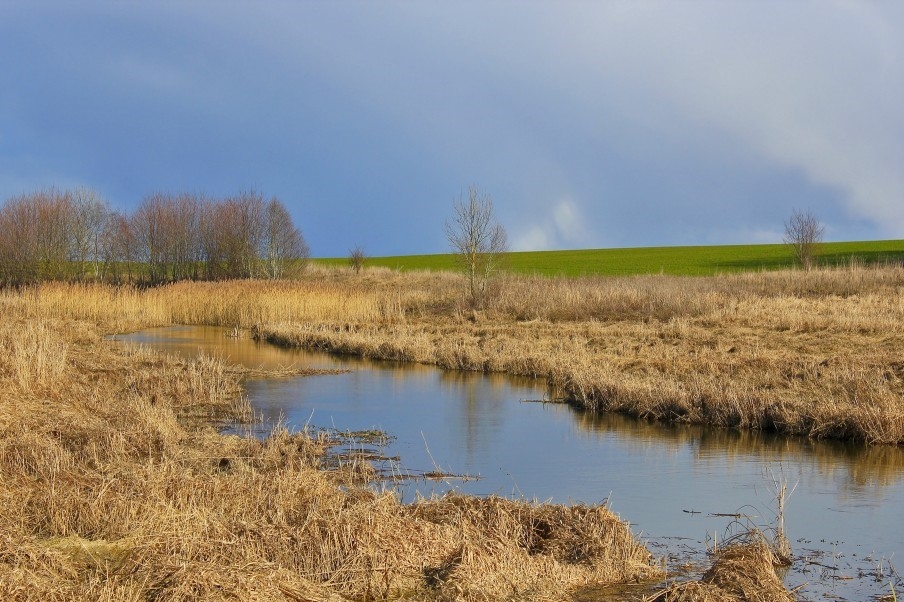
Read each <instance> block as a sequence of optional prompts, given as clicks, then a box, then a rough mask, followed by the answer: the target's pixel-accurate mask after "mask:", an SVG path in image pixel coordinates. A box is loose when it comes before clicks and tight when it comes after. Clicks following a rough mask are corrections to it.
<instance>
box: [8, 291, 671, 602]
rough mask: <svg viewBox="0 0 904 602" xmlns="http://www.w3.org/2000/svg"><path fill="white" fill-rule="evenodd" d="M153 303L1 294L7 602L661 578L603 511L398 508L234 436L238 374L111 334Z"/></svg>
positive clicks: (497, 589) (299, 447) (309, 440)
mask: <svg viewBox="0 0 904 602" xmlns="http://www.w3.org/2000/svg"><path fill="white" fill-rule="evenodd" d="M103 295H106V296H107V300H108V302H109V303H108V304H107V305H103V306H104V307H107V308H108V309H106V310H101V307H102V305H101V304H96V305H92V303H93V302H96V301H97V300H98V299H99V298H100V297H101V296H103ZM148 296H149V294H148V293H138V292H136V291H114V290H112V289H111V290H101V289H98V288H96V287H88V288H83V289H80V288H79V287H72V288H65V289H60V288H54V287H53V286H48V287H43V288H42V289H39V290H30V291H25V292H20V293H14V292H9V291H7V292H6V293H3V294H2V295H0V305H2V307H3V315H4V318H5V320H4V321H3V323H2V324H0V346H2V349H3V351H4V353H3V354H2V355H0V483H2V487H0V507H2V508H3V512H2V513H0V597H2V598H3V599H5V600H54V599H56V600H72V599H107V600H146V599H151V598H152V599H155V600H196V599H235V598H238V599H245V600H250V599H274V600H278V599H284V600H332V601H334V602H338V601H339V600H342V599H355V600H365V599H384V598H392V597H414V598H416V599H425V600H497V599H512V598H520V599H528V598H529V599H549V598H561V597H562V596H563V593H564V592H568V591H569V590H571V589H572V588H575V587H578V586H585V585H587V584H591V583H609V582H633V581H638V580H647V579H651V578H654V579H655V578H657V577H658V576H660V575H661V569H660V568H659V567H658V564H657V563H656V562H655V561H654V559H653V558H652V556H651V554H650V553H649V552H648V551H647V550H646V549H645V548H644V547H643V546H642V545H641V544H639V543H638V542H637V541H636V540H635V539H634V537H633V535H632V534H631V532H630V529H629V528H628V526H627V525H626V524H625V523H623V522H622V521H620V520H619V519H618V517H616V516H615V515H614V514H612V513H611V512H610V511H609V510H608V509H606V508H605V507H604V506H571V507H566V506H559V505H551V504H534V503H528V502H520V501H511V500H505V499H500V498H486V499H479V498H472V497H467V496H448V497H444V498H441V499H436V500H422V501H419V502H417V503H415V504H410V505H402V504H400V503H399V502H398V501H397V499H396V498H395V496H393V495H392V494H391V493H383V494H380V493H375V492H374V491H372V490H370V489H367V488H365V487H363V486H362V483H364V482H365V481H366V480H367V479H368V478H369V477H371V476H372V474H371V473H370V472H369V470H368V466H367V464H366V463H359V464H352V465H345V466H344V468H343V469H342V470H338V471H337V470H329V469H328V467H327V466H326V463H325V462H324V461H323V460H324V453H325V451H326V448H327V446H328V444H329V441H327V440H326V439H324V438H323V437H312V436H308V435H307V434H304V433H300V434H290V433H288V432H286V431H284V430H277V431H275V432H274V433H272V434H271V435H270V436H269V437H267V438H265V439H263V440H258V439H255V438H243V437H238V436H228V435H223V434H220V433H219V432H218V431H217V428H216V425H217V424H219V423H221V422H222V421H224V420H234V419H241V418H243V417H246V416H247V414H248V412H249V406H248V404H247V402H246V401H245V400H244V399H243V398H242V396H241V386H240V379H241V377H242V376H243V371H242V370H240V369H236V368H235V367H231V366H227V365H225V364H224V363H223V362H221V361H219V360H216V359H212V358H209V357H199V358H197V359H194V360H190V361H186V360H178V359H176V358H173V357H166V356H160V355H157V354H155V353H152V352H149V351H147V350H144V349H141V348H122V347H120V346H118V345H115V344H113V343H111V342H109V341H105V340H104V339H103V334H104V333H107V332H109V331H110V329H111V327H112V325H113V324H123V323H126V322H127V323H129V324H131V325H133V326H137V325H146V324H147V322H153V319H155V318H154V314H153V312H154V311H155V310H154V306H153V305H149V304H147V302H148ZM133 302H134V303H136V304H145V309H144V310H143V311H144V313H142V312H135V313H131V314H118V313H117V311H113V310H112V309H110V308H118V310H122V309H123V308H124V307H125V305H124V304H126V305H127V304H129V303H133ZM64 303H65V305H66V307H69V308H70V309H71V313H76V312H94V313H95V317H94V320H93V321H88V320H85V319H78V320H76V319H73V317H72V316H71V315H70V316H66V315H63V314H65V313H66V312H64V311H60V309H61V308H62V307H63V305H62V304H64ZM131 308H132V309H137V308H138V307H137V305H136V306H133V307H131ZM104 312H106V315H101V314H102V313H104ZM324 378H329V377H328V376H326V377H324Z"/></svg>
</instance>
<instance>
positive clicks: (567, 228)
mask: <svg viewBox="0 0 904 602" xmlns="http://www.w3.org/2000/svg"><path fill="white" fill-rule="evenodd" d="M588 240H589V237H588V234H587V228H586V226H585V222H584V218H583V216H582V214H581V210H580V208H579V207H578V205H577V204H576V203H575V202H574V200H572V199H571V198H570V197H563V198H561V199H559V200H558V201H556V202H555V203H553V205H552V206H551V207H550V208H549V210H548V211H547V213H546V215H544V216H543V221H542V223H539V224H536V223H535V224H531V225H529V226H527V227H526V228H524V229H523V230H522V231H521V232H520V233H518V234H517V235H516V236H515V237H514V239H513V243H512V250H514V251H544V250H548V249H565V248H579V247H581V246H583V245H585V244H587V242H588Z"/></svg>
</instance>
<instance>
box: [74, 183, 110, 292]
mask: <svg viewBox="0 0 904 602" xmlns="http://www.w3.org/2000/svg"><path fill="white" fill-rule="evenodd" d="M108 217H109V210H108V209H107V205H106V203H104V202H103V200H101V198H100V195H98V194H97V192H95V191H94V190H92V189H90V188H85V187H79V188H76V189H75V190H74V191H73V192H72V219H71V224H70V229H69V230H70V236H71V242H70V244H71V246H72V248H71V253H70V255H71V259H72V261H74V262H76V264H77V267H78V277H79V278H80V279H84V278H85V276H86V275H87V267H88V263H89V262H90V263H91V265H92V266H93V271H94V278H98V276H99V270H100V262H101V239H102V237H103V233H104V229H105V228H106V221H107V219H108Z"/></svg>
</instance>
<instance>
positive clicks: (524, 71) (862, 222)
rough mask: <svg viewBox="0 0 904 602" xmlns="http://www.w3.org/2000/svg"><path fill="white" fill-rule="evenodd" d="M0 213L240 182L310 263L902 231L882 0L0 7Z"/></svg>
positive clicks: (891, 10)
mask: <svg viewBox="0 0 904 602" xmlns="http://www.w3.org/2000/svg"><path fill="white" fill-rule="evenodd" d="M0 73H2V74H3V78H2V82H0V199H7V198H9V197H11V196H14V195H17V194H21V193H23V192H28V191H32V190H36V189H39V188H43V187H47V186H50V185H55V186H57V187H61V188H66V187H70V186H77V185H86V186H90V187H92V188H94V189H96V190H97V191H98V192H100V193H101V195H102V196H103V197H104V198H106V199H107V200H108V202H109V203H110V204H111V206H113V207H116V208H122V209H127V210H128V209H131V208H132V207H134V206H135V205H136V204H137V203H138V202H139V201H140V200H141V198H142V197H144V196H145V195H148V194H150V193H153V192H158V191H162V192H183V191H188V192H197V193H206V194H209V195H228V194H231V193H236V192H239V191H241V190H243V189H248V188H255V189H257V190H259V191H260V192H261V193H263V194H264V195H266V196H268V197H269V196H277V197H279V198H280V199H281V200H282V201H283V202H284V203H285V204H286V205H287V207H289V208H290V211H291V212H292V215H293V217H294V218H295V220H296V223H297V225H298V226H300V228H301V229H302V231H303V233H304V235H305V237H306V239H307V240H308V242H309V244H310V246H311V249H312V253H313V254H314V255H315V256H343V255H346V254H347V253H348V250H349V249H350V248H352V247H354V246H355V245H363V246H364V247H365V249H366V250H367V252H368V254H371V255H389V254H412V253H432V252H446V251H447V250H448V245H447V243H446V240H445V238H444V235H443V227H442V226H443V222H444V221H445V220H446V219H447V218H448V217H449V216H450V214H451V206H452V202H453V200H454V199H456V198H457V197H459V196H460V195H461V194H462V193H463V192H465V191H466V190H467V187H468V186H469V185H471V184H474V185H476V186H478V187H479V188H480V190H481V191H483V192H486V193H489V194H491V195H492V197H493V199H494V202H495V209H496V215H497V218H498V220H499V221H500V222H501V223H502V224H503V225H504V226H505V227H506V229H507V230H508V234H509V240H510V243H511V245H512V247H513V249H516V250H527V249H556V248H559V249H562V248H582V247H625V246H648V245H685V244H730V243H755V242H779V241H780V240H781V234H782V230H783V223H784V221H785V220H786V219H787V217H788V216H789V215H790V214H791V212H792V210H793V209H795V208H801V209H810V210H812V211H813V212H814V213H815V214H816V215H817V216H818V217H819V218H820V219H821V220H822V221H823V222H824V224H825V225H826V237H827V239H829V240H857V239H882V238H904V102H902V101H904V4H902V3H897V2H869V1H866V0H864V1H856V2H834V1H831V0H818V1H810V2H807V1H796V2H785V1H781V2H777V1H776V2H770V1H768V0H767V1H764V2H722V1H719V2H704V1H694V2H690V1H689V2H654V1H649V2H636V1H633V0H631V1H626V2H579V1H574V2H565V3H562V2H534V1H529V2H476V1H474V2H467V1H466V2H454V3H440V2H408V1H405V2H276V1H270V2H263V3H256V2H230V1H225V2H222V1H218V2H212V1H210V2H206V1H192V2H167V1H155V2H143V3H126V2H97V1H93V0H83V1H80V2H68V1H66V2H64V1H58V2H40V1H36V2H4V3H0Z"/></svg>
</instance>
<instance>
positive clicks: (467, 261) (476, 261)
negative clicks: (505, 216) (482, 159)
mask: <svg viewBox="0 0 904 602" xmlns="http://www.w3.org/2000/svg"><path fill="white" fill-rule="evenodd" d="M444 229H445V232H446V238H448V239H449V245H450V246H451V247H452V251H453V253H455V256H456V260H457V262H458V263H459V264H460V265H461V267H462V269H463V270H464V272H465V275H466V276H467V279H468V297H469V301H470V303H471V306H472V307H475V308H476V307H481V306H483V305H484V304H485V303H486V302H487V283H488V282H489V279H490V277H491V276H492V275H493V273H494V272H495V271H496V269H497V268H498V267H499V261H500V259H501V255H502V254H503V253H505V251H506V250H507V249H508V237H507V236H506V233H505V228H503V227H502V226H501V225H499V224H498V223H496V221H495V219H494V217H493V197H492V196H490V195H489V194H481V193H480V191H479V190H478V189H477V187H476V186H470V187H469V188H468V198H467V199H463V198H461V197H459V198H458V199H457V200H455V201H454V202H453V204H452V219H451V221H446V223H445V228H444Z"/></svg>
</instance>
